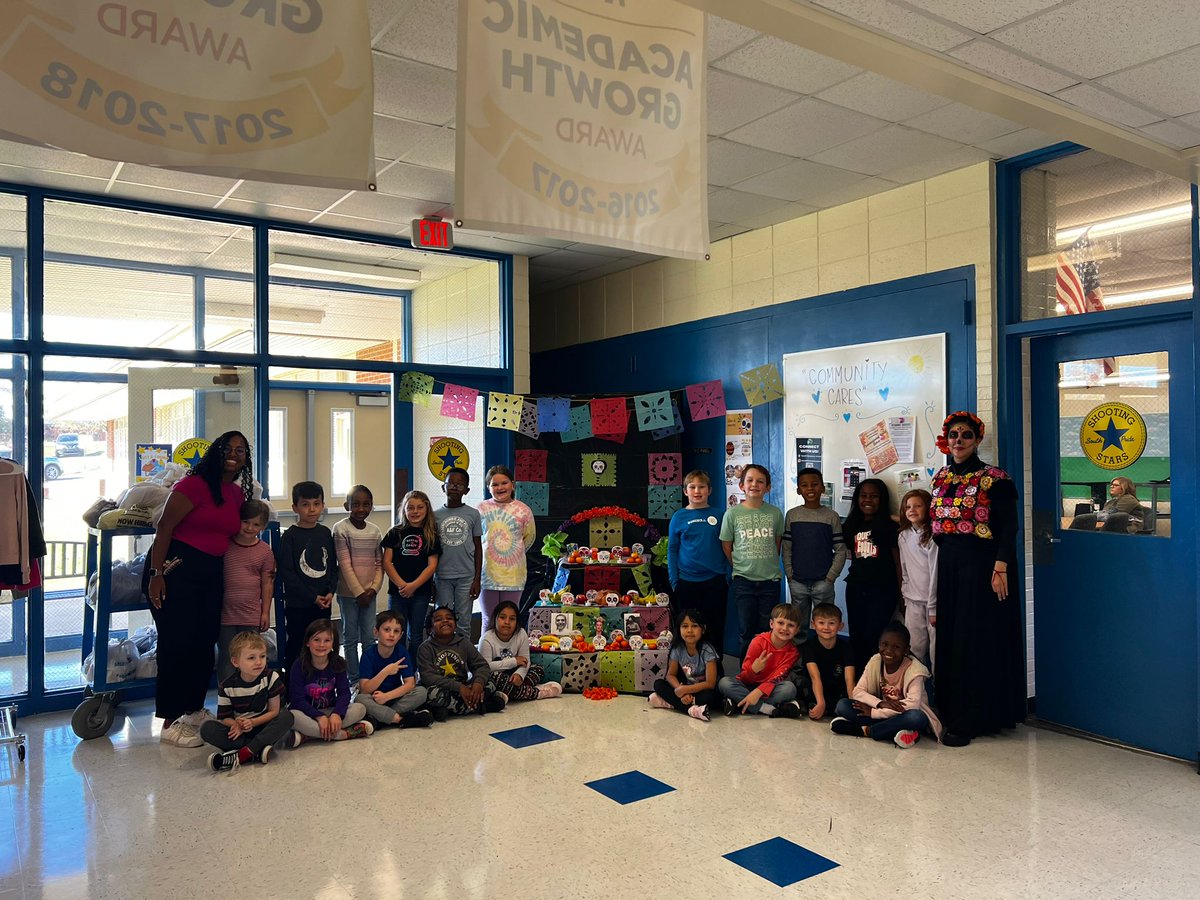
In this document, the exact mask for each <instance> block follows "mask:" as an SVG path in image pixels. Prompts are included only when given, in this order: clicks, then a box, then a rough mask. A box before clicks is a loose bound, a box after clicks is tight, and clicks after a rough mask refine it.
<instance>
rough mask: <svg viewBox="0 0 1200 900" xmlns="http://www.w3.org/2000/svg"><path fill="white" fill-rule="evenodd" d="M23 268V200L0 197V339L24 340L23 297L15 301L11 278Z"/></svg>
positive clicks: (2, 195) (24, 317) (21, 198)
mask: <svg viewBox="0 0 1200 900" xmlns="http://www.w3.org/2000/svg"><path fill="white" fill-rule="evenodd" d="M24 266H25V198H24V197H16V196H13V195H12V194H0V338H11V337H25V336H26V331H25V323H26V314H25V311H24V310H25V302H24V297H19V298H15V299H16V305H15V306H14V302H13V301H14V298H13V286H14V283H18V282H17V281H16V280H15V279H14V275H15V274H18V273H23V271H24ZM14 309H17V310H18V311H20V312H19V316H18V318H19V322H18V323H17V327H16V328H15V329H14V327H13V310H14Z"/></svg>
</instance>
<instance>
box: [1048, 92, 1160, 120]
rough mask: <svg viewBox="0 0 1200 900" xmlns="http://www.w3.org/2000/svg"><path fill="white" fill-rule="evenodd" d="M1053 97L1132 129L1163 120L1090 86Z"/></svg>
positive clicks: (1059, 93)
mask: <svg viewBox="0 0 1200 900" xmlns="http://www.w3.org/2000/svg"><path fill="white" fill-rule="evenodd" d="M1054 96H1056V97H1058V98H1059V99H1060V100H1065V101H1067V102H1068V103H1070V104H1071V105H1072V106H1077V107H1079V108H1080V109H1082V110H1083V111H1084V112H1089V113H1091V114H1092V115H1094V116H1099V117H1100V118H1101V119H1105V120H1106V121H1109V122H1120V123H1121V124H1122V125H1132V126H1133V127H1134V128H1136V127H1138V126H1139V125H1148V124H1150V123H1151V122H1157V121H1158V120H1159V119H1161V118H1163V116H1162V114H1161V113H1156V112H1150V111H1148V110H1145V109H1143V108H1142V107H1140V106H1137V105H1135V104H1133V103H1130V102H1129V101H1127V100H1122V99H1121V98H1120V97H1117V96H1114V95H1113V94H1110V93H1109V92H1108V91H1105V90H1101V89H1100V88H1098V87H1095V86H1094V85H1091V84H1077V85H1075V86H1074V87H1069V88H1067V89H1066V90H1065V91H1059V92H1058V93H1057V94H1055V95H1054Z"/></svg>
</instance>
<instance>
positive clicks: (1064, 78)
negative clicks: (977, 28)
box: [950, 40, 1079, 94]
mask: <svg viewBox="0 0 1200 900" xmlns="http://www.w3.org/2000/svg"><path fill="white" fill-rule="evenodd" d="M950 55H951V56H953V57H954V58H955V59H960V60H962V61H963V62H965V63H967V64H968V65H971V66H974V67H975V68H976V69H979V70H980V71H981V72H986V73H988V74H990V75H999V76H1000V77H1001V78H1007V79H1008V80H1009V81H1013V82H1016V83H1017V84H1023V85H1024V86H1025V87H1028V88H1033V89H1034V90H1035V91H1042V92H1044V93H1048V94H1049V93H1053V92H1054V91H1061V90H1062V89H1063V88H1065V87H1069V86H1070V85H1072V84H1075V83H1076V82H1078V81H1079V79H1078V78H1074V77H1072V76H1070V75H1064V74H1063V73H1061V72H1056V71H1054V70H1053V69H1048V68H1046V67H1045V66H1043V65H1039V64H1038V63H1035V62H1033V61H1031V60H1028V59H1026V58H1025V57H1023V56H1018V55H1017V54H1016V53H1013V52H1012V51H1011V50H1007V49H1005V48H1004V47H999V46H997V45H996V44H993V43H991V42H990V41H982V40H980V41H972V42H971V43H969V44H967V45H966V46H963V47H959V48H958V49H957V50H952V51H951V52H950Z"/></svg>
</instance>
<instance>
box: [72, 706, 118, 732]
mask: <svg viewBox="0 0 1200 900" xmlns="http://www.w3.org/2000/svg"><path fill="white" fill-rule="evenodd" d="M114 717H115V711H114V710H113V704H112V703H111V702H109V701H108V700H107V699H105V698H104V697H88V698H87V699H86V700H84V701H83V702H82V703H80V704H79V706H77V707H76V708H75V713H74V714H73V715H72V716H71V729H72V730H73V731H74V732H75V734H76V735H78V736H79V738H80V740H84V741H90V740H92V739H93V738H98V737H103V736H104V735H106V734H108V729H110V728H111V727H112V723H113V718H114Z"/></svg>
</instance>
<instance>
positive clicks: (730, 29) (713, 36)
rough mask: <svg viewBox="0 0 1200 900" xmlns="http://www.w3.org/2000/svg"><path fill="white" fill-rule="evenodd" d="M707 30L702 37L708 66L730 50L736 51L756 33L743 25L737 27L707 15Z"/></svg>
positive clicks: (756, 34)
mask: <svg viewBox="0 0 1200 900" xmlns="http://www.w3.org/2000/svg"><path fill="white" fill-rule="evenodd" d="M706 23H707V25H708V30H707V32H706V33H705V36H704V50H705V59H706V60H707V62H708V64H709V65H712V64H713V62H715V61H716V60H718V59H720V58H721V57H722V56H724V55H725V54H726V53H728V52H729V51H730V50H736V49H737V48H738V47H740V46H742V44H748V43H750V42H751V41H752V40H754V39H755V38H756V37H758V32H757V31H755V30H754V29H753V28H747V27H746V26H745V25H738V24H736V23H734V22H730V21H729V20H728V19H722V18H721V17H720V16H714V15H711V14H709V15H708V16H707V17H706Z"/></svg>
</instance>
